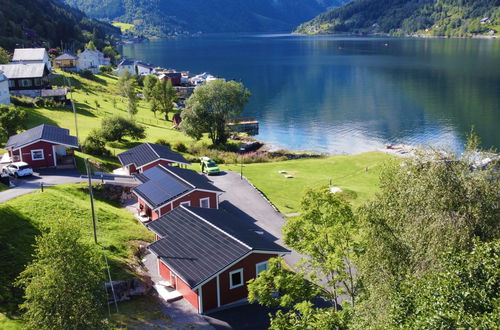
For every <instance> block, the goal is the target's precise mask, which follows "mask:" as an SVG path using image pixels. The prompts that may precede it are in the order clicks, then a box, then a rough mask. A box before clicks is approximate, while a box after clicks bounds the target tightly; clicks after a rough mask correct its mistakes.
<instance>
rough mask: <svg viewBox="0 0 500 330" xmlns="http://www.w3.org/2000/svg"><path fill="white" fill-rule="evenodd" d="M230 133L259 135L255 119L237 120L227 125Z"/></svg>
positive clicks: (257, 123)
mask: <svg viewBox="0 0 500 330" xmlns="http://www.w3.org/2000/svg"><path fill="white" fill-rule="evenodd" d="M227 127H228V128H229V130H230V131H232V132H237V133H247V134H248V135H257V134H259V122H258V121H257V120H256V119H255V118H238V119H233V120H231V121H230V122H229V123H227Z"/></svg>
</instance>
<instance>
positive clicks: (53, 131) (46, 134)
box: [5, 124, 78, 149]
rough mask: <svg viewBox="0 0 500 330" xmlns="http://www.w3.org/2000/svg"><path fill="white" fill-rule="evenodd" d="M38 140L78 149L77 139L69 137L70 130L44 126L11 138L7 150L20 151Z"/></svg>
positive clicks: (6, 146)
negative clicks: (20, 148)
mask: <svg viewBox="0 0 500 330" xmlns="http://www.w3.org/2000/svg"><path fill="white" fill-rule="evenodd" d="M37 140H46V141H49V142H53V143H56V144H64V145H68V146H71V147H74V148H78V140H77V138H76V137H75V136H71V135H69V130H68V129H66V128H60V127H56V126H52V125H47V124H42V125H39V126H36V127H33V128H30V129H29V130H27V131H24V132H21V133H19V134H16V135H13V136H11V137H10V138H9V141H7V144H6V145H5V148H12V149H18V148H19V147H22V146H24V145H26V144H29V143H32V142H36V141H37Z"/></svg>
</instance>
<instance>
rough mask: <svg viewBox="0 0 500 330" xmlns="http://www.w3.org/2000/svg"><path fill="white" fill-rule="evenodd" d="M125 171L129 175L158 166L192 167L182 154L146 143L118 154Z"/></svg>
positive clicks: (166, 147) (165, 147)
mask: <svg viewBox="0 0 500 330" xmlns="http://www.w3.org/2000/svg"><path fill="white" fill-rule="evenodd" d="M118 159H119V160H120V163H121V164H122V166H123V169H124V170H125V172H127V173H128V174H134V173H141V172H144V171H146V170H148V169H150V168H153V167H155V166H156V165H160V164H162V165H172V164H181V165H191V163H190V162H188V161H187V160H186V158H184V157H183V156H182V155H181V154H179V153H177V152H175V151H172V150H171V149H170V148H169V147H168V146H163V145H160V144H154V143H144V144H141V145H138V146H136V147H133V148H132V149H130V150H127V151H125V152H122V153H121V154H118Z"/></svg>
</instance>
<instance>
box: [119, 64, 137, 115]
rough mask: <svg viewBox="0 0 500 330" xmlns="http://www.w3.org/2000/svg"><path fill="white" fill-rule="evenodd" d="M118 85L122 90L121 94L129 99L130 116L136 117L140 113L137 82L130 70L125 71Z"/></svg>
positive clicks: (128, 110) (128, 109)
mask: <svg viewBox="0 0 500 330" xmlns="http://www.w3.org/2000/svg"><path fill="white" fill-rule="evenodd" d="M117 85H118V89H119V90H120V94H121V95H123V96H125V98H126V99H127V112H128V114H129V115H130V116H131V117H133V116H135V115H136V114H137V111H138V109H137V104H138V103H139V99H138V97H137V91H136V89H137V80H136V79H135V78H134V76H133V75H132V74H131V73H130V72H129V71H128V70H125V71H124V72H123V73H122V74H121V75H120V77H119V78H118V82H117Z"/></svg>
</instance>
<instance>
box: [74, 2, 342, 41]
mask: <svg viewBox="0 0 500 330" xmlns="http://www.w3.org/2000/svg"><path fill="white" fill-rule="evenodd" d="M65 1H66V3H68V4H70V5H71V6H74V7H77V8H79V9H81V10H83V11H84V12H85V13H87V14H88V15H89V16H90V17H95V18H99V19H105V20H109V21H119V22H125V23H133V24H135V30H136V31H137V32H140V33H143V34H146V35H157V36H164V35H168V34H172V33H175V32H182V31H188V32H197V31H202V32H277V31H287V32H290V31H292V30H293V29H294V28H295V27H296V26H297V25H298V24H300V23H302V22H305V21H307V20H309V19H311V18H313V17H314V16H316V15H318V14H319V13H322V12H324V11H326V10H327V9H328V8H331V7H336V6H339V5H342V4H345V3H347V2H348V1H349V0H189V1H186V0H65Z"/></svg>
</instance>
